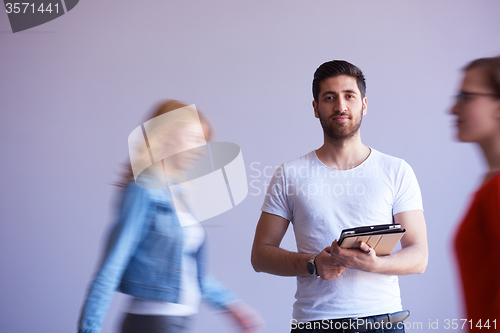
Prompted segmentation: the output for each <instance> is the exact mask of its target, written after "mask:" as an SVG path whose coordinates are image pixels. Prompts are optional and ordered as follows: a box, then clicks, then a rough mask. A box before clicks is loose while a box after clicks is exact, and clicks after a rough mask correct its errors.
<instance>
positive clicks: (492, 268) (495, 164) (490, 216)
mask: <svg viewBox="0 0 500 333" xmlns="http://www.w3.org/2000/svg"><path fill="white" fill-rule="evenodd" d="M451 112H452V113H453V114H454V115H455V116H456V120H457V122H456V126H457V130H458V132H457V137H458V140H460V141H462V142H474V143H476V144H477V145H478V146H479V148H481V151H482V153H483V155H484V157H485V159H486V162H487V164H488V171H487V173H486V175H485V177H484V181H483V183H482V184H481V186H480V187H479V189H478V190H477V192H476V193H475V195H474V197H473V201H472V204H471V206H470V208H469V211H468V212H467V214H466V215H465V218H464V220H463V221H462V223H461V225H460V227H459V228H458V231H457V234H456V239H455V251H456V255H457V260H458V265H459V269H460V274H461V280H462V289H463V295H464V297H465V304H466V310H467V320H468V321H467V323H466V327H468V328H469V329H470V331H472V332H476V331H477V332H484V331H485V330H486V331H490V332H491V331H494V332H500V56H499V57H495V58H483V59H477V60H474V61H472V62H471V63H470V64H468V65H467V66H466V67H465V69H464V78H463V81H462V85H461V87H460V92H459V93H458V95H457V99H456V103H455V105H454V106H453V108H452V109H451Z"/></svg>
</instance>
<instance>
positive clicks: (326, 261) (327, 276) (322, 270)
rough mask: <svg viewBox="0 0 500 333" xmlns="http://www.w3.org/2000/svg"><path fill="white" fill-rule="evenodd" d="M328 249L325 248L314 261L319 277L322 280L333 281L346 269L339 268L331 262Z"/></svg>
mask: <svg viewBox="0 0 500 333" xmlns="http://www.w3.org/2000/svg"><path fill="white" fill-rule="evenodd" d="M330 249H331V247H330V246H328V247H326V248H325V249H324V250H323V251H321V252H320V253H319V254H318V255H317V256H316V259H315V261H314V262H315V264H316V270H317V272H318V274H319V276H320V277H321V278H322V279H324V280H333V279H335V278H338V277H339V276H340V274H342V272H343V271H345V269H346V268H345V267H343V266H339V265H338V264H337V263H335V262H333V260H332V257H331V256H330Z"/></svg>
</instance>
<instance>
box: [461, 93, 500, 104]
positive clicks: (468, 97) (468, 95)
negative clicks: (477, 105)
mask: <svg viewBox="0 0 500 333" xmlns="http://www.w3.org/2000/svg"><path fill="white" fill-rule="evenodd" d="M477 97H492V98H495V99H500V95H499V94H492V93H475V92H469V91H461V92H459V93H458V94H457V95H455V101H456V102H457V103H467V102H470V101H472V100H473V99H475V98H477Z"/></svg>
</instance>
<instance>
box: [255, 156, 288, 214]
mask: <svg viewBox="0 0 500 333" xmlns="http://www.w3.org/2000/svg"><path fill="white" fill-rule="evenodd" d="M289 185H290V184H288V182H287V180H286V175H285V165H284V164H282V165H280V166H279V167H278V168H277V169H276V172H275V173H274V175H273V178H272V179H271V182H270V183H269V187H268V188H267V192H266V197H265V199H264V204H263V205H262V208H261V210H262V211H263V212H266V213H269V214H274V215H278V216H281V217H283V218H284V219H287V220H288V221H291V220H292V218H293V213H292V212H293V207H291V204H290V202H289V198H288V192H289Z"/></svg>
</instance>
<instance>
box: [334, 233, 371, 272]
mask: <svg viewBox="0 0 500 333" xmlns="http://www.w3.org/2000/svg"><path fill="white" fill-rule="evenodd" d="M330 255H331V257H332V260H333V261H334V262H336V263H337V264H338V265H340V266H344V267H347V268H353V269H360V270H362V271H366V272H373V271H376V270H377V266H378V264H379V258H378V257H377V253H375V250H374V249H372V248H371V247H369V246H368V244H366V243H365V242H360V245H359V248H358V249H343V248H341V247H340V246H339V244H338V242H337V240H334V241H333V243H332V246H331V248H330Z"/></svg>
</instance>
